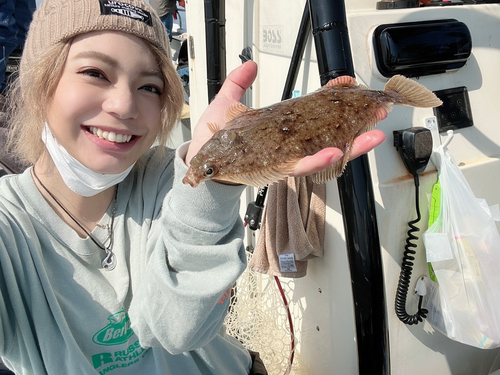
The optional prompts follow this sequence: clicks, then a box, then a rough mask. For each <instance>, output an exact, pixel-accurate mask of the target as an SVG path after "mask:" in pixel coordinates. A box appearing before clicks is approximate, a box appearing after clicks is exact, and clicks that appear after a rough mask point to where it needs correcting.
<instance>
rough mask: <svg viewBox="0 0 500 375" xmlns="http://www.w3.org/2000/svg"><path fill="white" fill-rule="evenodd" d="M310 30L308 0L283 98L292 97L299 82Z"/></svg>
mask: <svg viewBox="0 0 500 375" xmlns="http://www.w3.org/2000/svg"><path fill="white" fill-rule="evenodd" d="M310 31H311V16H310V14H309V6H308V4H307V2H306V5H305V7H304V12H303V13H302V20H301V21H300V26H299V32H298V33H297V39H296V40H295V46H294V48H293V53H292V58H291V60H290V67H289V68H288V74H287V76H286V81H285V87H284V89H283V94H282V95H281V100H286V99H290V98H291V97H292V92H293V88H294V87H295V82H297V76H298V74H299V68H300V62H301V60H302V57H303V56H304V50H305V48H306V42H307V37H308V35H309V33H310Z"/></svg>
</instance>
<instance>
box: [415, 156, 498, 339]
mask: <svg viewBox="0 0 500 375" xmlns="http://www.w3.org/2000/svg"><path fill="white" fill-rule="evenodd" d="M434 152H435V154H433V161H434V164H436V167H437V169H438V172H439V183H440V185H441V203H440V211H439V216H438V218H437V219H436V221H435V222H434V224H432V225H431V226H430V227H429V229H428V230H427V231H426V232H425V233H424V235H423V238H424V244H425V247H426V252H427V255H428V261H429V262H431V264H432V267H433V269H434V272H435V275H436V277H437V281H438V283H437V284H434V283H433V286H432V287H431V288H430V291H429V293H428V295H427V296H428V297H427V306H426V307H427V309H428V310H429V314H428V316H427V319H428V321H429V322H430V323H431V324H432V326H433V327H434V328H435V329H437V330H438V331H440V332H442V333H443V334H445V335H446V336H448V337H449V338H451V339H452V340H455V341H458V342H461V343H464V344H467V345H471V346H474V347H478V348H483V349H491V348H496V347H499V346H500V234H499V233H498V229H497V227H496V224H495V220H494V218H493V216H492V214H491V212H490V209H489V207H488V206H487V205H486V204H485V202H484V201H480V200H478V199H477V198H476V197H475V196H474V194H473V192H472V190H471V188H470V186H469V184H468V183H467V180H466V179H465V177H464V175H463V174H462V172H461V170H460V168H459V167H458V166H457V164H456V163H455V161H454V160H453V158H452V156H451V154H450V152H449V151H448V149H447V148H446V147H444V148H443V147H439V148H438V149H437V150H435V151H434Z"/></svg>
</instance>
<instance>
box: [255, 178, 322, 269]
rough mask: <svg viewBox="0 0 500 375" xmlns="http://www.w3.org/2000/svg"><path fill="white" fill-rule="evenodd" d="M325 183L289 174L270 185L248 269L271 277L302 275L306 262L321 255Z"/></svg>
mask: <svg viewBox="0 0 500 375" xmlns="http://www.w3.org/2000/svg"><path fill="white" fill-rule="evenodd" d="M325 196H326V187H325V184H314V183H313V182H312V178H311V177H309V176H308V177H288V178H286V179H284V180H283V181H280V182H278V183H276V184H273V185H271V186H269V190H268V192H267V204H266V212H265V215H264V218H263V220H262V225H261V229H260V233H259V238H258V240H257V245H256V248H255V251H254V254H253V256H252V258H251V260H250V262H249V267H250V269H252V270H254V271H256V272H260V273H266V274H268V275H272V276H282V277H292V278H299V277H304V276H305V275H306V271H307V261H308V260H309V259H312V258H315V257H321V256H323V246H324V238H325V212H326V205H325Z"/></svg>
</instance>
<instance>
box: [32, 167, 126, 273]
mask: <svg viewBox="0 0 500 375" xmlns="http://www.w3.org/2000/svg"><path fill="white" fill-rule="evenodd" d="M31 171H32V173H33V176H34V177H35V179H36V180H37V181H38V183H39V184H40V186H41V187H42V188H43V190H45V191H46V192H47V194H48V195H50V197H51V198H52V199H53V200H54V202H56V203H57V205H58V206H59V207H61V209H62V210H63V211H64V212H65V213H66V215H68V216H69V217H70V218H71V219H72V220H73V221H74V222H75V224H76V225H78V227H80V229H81V230H83V231H84V232H85V234H86V235H87V236H88V237H89V238H90V239H91V240H92V242H94V243H95V244H96V245H97V247H98V248H100V249H101V250H103V251H104V252H105V256H104V259H103V260H102V262H101V266H102V268H104V269H105V270H107V271H112V270H113V269H114V268H115V267H116V257H115V254H114V253H113V251H112V250H111V249H112V247H113V223H114V221H115V213H116V194H117V192H118V189H116V191H115V196H114V197H113V208H112V209H111V224H110V225H108V224H106V225H99V224H97V225H98V226H99V227H100V228H105V229H107V230H108V239H107V240H106V242H105V243H104V244H101V243H99V241H97V239H96V238H95V237H94V236H92V235H91V234H90V232H89V231H88V230H87V229H85V227H84V226H83V225H82V224H80V222H79V221H78V220H77V219H76V218H75V217H74V216H73V215H72V214H71V212H69V210H68V209H66V207H64V205H63V204H62V203H61V202H59V200H58V199H57V198H56V197H55V196H54V195H53V194H52V193H51V192H50V191H49V189H47V187H46V186H45V185H44V184H43V183H42V181H40V179H39V178H38V176H37V174H36V172H35V166H33V168H32V169H31Z"/></svg>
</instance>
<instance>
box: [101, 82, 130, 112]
mask: <svg viewBox="0 0 500 375" xmlns="http://www.w3.org/2000/svg"><path fill="white" fill-rule="evenodd" d="M134 94H135V90H132V89H131V88H130V87H126V86H124V87H114V88H113V89H112V90H110V92H109V93H108V97H107V99H106V100H105V102H104V104H103V109H104V110H105V111H106V112H108V113H112V114H114V115H115V116H117V117H118V118H120V119H123V120H126V119H134V118H136V117H137V115H138V108H137V100H136V98H135V95H134Z"/></svg>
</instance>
